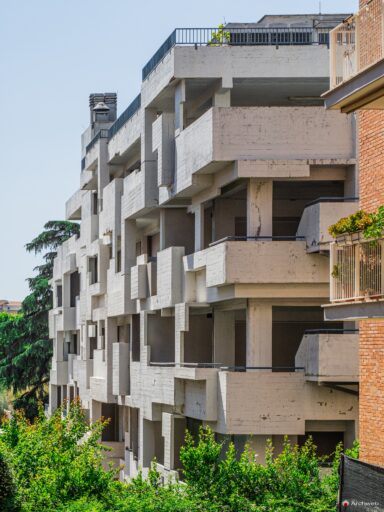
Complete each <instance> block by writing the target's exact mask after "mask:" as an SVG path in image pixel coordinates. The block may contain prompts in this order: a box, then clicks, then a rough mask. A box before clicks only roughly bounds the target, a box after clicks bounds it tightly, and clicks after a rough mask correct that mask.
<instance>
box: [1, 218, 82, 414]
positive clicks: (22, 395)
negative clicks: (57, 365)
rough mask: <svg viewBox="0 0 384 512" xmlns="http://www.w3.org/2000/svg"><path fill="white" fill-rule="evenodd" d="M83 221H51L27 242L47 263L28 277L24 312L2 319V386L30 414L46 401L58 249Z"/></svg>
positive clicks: (74, 233)
mask: <svg viewBox="0 0 384 512" xmlns="http://www.w3.org/2000/svg"><path fill="white" fill-rule="evenodd" d="M79 229H80V227H79V224H77V223H74V222H69V221H50V222H47V224H45V226H44V231H43V232H42V233H40V234H39V235H38V236H37V237H36V238H34V239H33V240H32V241H31V242H30V243H28V244H27V245H26V250H27V251H28V252H34V253H35V254H41V253H43V263H42V264H41V265H38V266H37V267H36V268H35V269H34V270H35V271H36V275H35V276H33V277H31V278H29V279H28V285H29V290H30V293H29V295H27V297H25V299H24V300H23V303H22V308H21V311H20V315H16V316H13V315H8V316H7V317H3V318H2V319H1V320H0V386H1V387H4V388H6V389H9V390H11V391H12V392H13V394H14V396H15V399H14V401H13V406H14V407H15V408H23V409H24V410H25V412H26V414H27V416H28V417H33V416H34V415H35V414H36V413H37V403H38V401H43V402H44V401H46V399H47V390H46V386H47V383H48V379H49V369H50V361H51V357H52V343H51V341H50V340H49V335H48V311H49V310H50V309H51V308H52V293H51V288H50V285H49V280H50V279H51V277H52V271H53V260H54V258H55V256H56V252H57V248H58V247H59V246H60V245H61V244H62V243H63V242H64V241H65V240H67V239H68V238H70V237H71V236H73V235H78V234H79Z"/></svg>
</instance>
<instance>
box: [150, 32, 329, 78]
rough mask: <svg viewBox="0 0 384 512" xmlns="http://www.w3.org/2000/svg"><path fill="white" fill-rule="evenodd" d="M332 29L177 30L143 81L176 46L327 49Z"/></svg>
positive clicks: (151, 62) (155, 58)
mask: <svg viewBox="0 0 384 512" xmlns="http://www.w3.org/2000/svg"><path fill="white" fill-rule="evenodd" d="M329 31H330V29H329V28H323V27H321V28H311V27H252V28H249V27H248V28H236V27H232V26H228V27H224V28H223V29H219V28H217V27H211V28H210V27H204V28H202V27H201V28H176V29H175V30H174V31H173V32H172V33H171V34H170V35H169V36H168V37H167V39H166V40H165V41H164V43H163V44H162V45H161V46H160V48H159V49H158V50H157V51H156V53H155V54H154V55H153V56H152V57H151V59H150V60H149V61H148V62H147V64H146V65H145V66H144V67H143V71H142V79H143V81H144V80H145V79H146V78H147V77H148V76H149V75H150V74H151V73H152V71H153V70H154V69H155V68H156V67H157V66H158V64H159V63H160V62H161V61H162V60H163V59H164V57H165V56H166V55H167V54H168V53H169V52H170V51H171V50H172V48H174V47H175V46H194V47H195V48H197V47H199V46H211V47H212V48H214V47H217V46H297V45H321V44H324V45H328V42H329V39H328V34H329Z"/></svg>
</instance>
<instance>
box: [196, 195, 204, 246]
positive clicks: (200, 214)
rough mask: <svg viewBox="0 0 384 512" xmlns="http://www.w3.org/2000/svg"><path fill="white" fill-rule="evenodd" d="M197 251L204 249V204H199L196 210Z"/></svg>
mask: <svg viewBox="0 0 384 512" xmlns="http://www.w3.org/2000/svg"><path fill="white" fill-rule="evenodd" d="M194 213H195V252H197V251H202V250H203V249H204V206H203V205H202V204H199V205H198V206H197V207H196V209H195V211H194Z"/></svg>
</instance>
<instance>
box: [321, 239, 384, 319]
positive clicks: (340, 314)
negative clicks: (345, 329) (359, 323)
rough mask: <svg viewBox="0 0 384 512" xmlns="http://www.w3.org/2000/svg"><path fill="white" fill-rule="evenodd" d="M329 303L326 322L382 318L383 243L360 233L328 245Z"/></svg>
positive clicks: (383, 304) (383, 296)
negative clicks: (329, 256) (368, 238)
mask: <svg viewBox="0 0 384 512" xmlns="http://www.w3.org/2000/svg"><path fill="white" fill-rule="evenodd" d="M330 274H331V275H330V279H331V294H330V295H331V304H327V305H326V306H325V309H324V311H325V318H326V319H327V320H346V319H351V320H355V319H363V318H370V317H372V318H384V240H383V239H381V240H366V239H365V238H364V237H363V235H362V234H361V233H354V234H352V235H345V236H340V237H339V238H338V240H337V241H336V242H334V243H333V244H332V245H331V259H330Z"/></svg>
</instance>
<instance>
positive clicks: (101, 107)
mask: <svg viewBox="0 0 384 512" xmlns="http://www.w3.org/2000/svg"><path fill="white" fill-rule="evenodd" d="M93 111H94V112H108V111H109V107H108V105H106V104H105V103H104V101H99V103H97V105H95V106H94V107H93Z"/></svg>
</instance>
